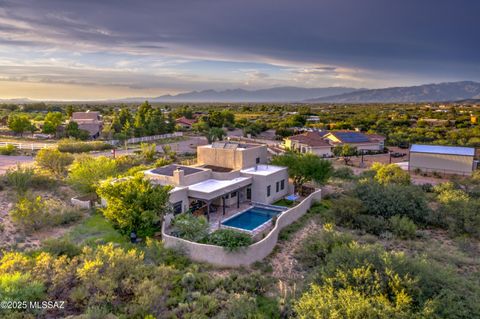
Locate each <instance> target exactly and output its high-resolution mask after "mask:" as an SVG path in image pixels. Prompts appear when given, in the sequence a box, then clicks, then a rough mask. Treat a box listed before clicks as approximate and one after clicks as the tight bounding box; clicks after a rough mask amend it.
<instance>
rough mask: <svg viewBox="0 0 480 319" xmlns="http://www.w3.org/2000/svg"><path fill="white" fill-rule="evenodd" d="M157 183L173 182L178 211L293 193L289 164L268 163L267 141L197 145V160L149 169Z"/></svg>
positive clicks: (266, 199)
mask: <svg viewBox="0 0 480 319" xmlns="http://www.w3.org/2000/svg"><path fill="white" fill-rule="evenodd" d="M145 175H146V176H147V177H148V178H150V180H151V181H152V182H153V183H156V184H159V185H171V186H173V187H174V188H173V189H172V190H171V191H170V203H171V204H172V207H173V210H174V212H175V213H181V212H186V211H189V210H192V209H193V208H198V206H199V205H200V206H205V207H206V210H207V216H209V214H210V211H211V210H212V209H223V210H225V208H226V207H231V206H236V207H237V208H238V207H239V206H240V204H241V203H244V202H257V203H260V204H271V203H273V202H275V201H277V200H279V199H281V198H284V197H285V196H287V195H288V194H289V185H288V170H287V168H286V167H280V166H274V165H269V164H267V147H266V145H255V144H245V143H233V142H215V143H213V144H211V145H204V146H199V147H198V148H197V164H196V165H193V166H185V165H177V164H171V165H167V166H163V167H159V168H155V169H151V170H148V171H145Z"/></svg>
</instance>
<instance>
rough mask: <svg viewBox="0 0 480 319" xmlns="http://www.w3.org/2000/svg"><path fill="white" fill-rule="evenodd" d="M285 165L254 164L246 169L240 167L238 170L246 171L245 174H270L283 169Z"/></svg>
mask: <svg viewBox="0 0 480 319" xmlns="http://www.w3.org/2000/svg"><path fill="white" fill-rule="evenodd" d="M284 169H285V167H282V166H275V165H267V164H258V165H256V166H252V167H249V168H246V169H242V170H241V171H240V172H242V173H247V174H254V175H264V176H267V175H270V174H273V173H276V172H279V171H281V170H284Z"/></svg>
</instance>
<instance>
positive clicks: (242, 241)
mask: <svg viewBox="0 0 480 319" xmlns="http://www.w3.org/2000/svg"><path fill="white" fill-rule="evenodd" d="M202 242H203V243H206V244H211V245H217V246H222V247H224V248H225V249H227V250H229V251H235V250H238V249H240V248H241V247H246V246H249V245H251V244H252V242H253V241H252V237H251V236H250V235H248V234H245V233H242V232H239V231H236V230H233V229H217V230H216V231H214V232H213V233H211V234H209V235H208V236H207V237H206V238H205V239H204V240H202Z"/></svg>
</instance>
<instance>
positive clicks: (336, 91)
mask: <svg viewBox="0 0 480 319" xmlns="http://www.w3.org/2000/svg"><path fill="white" fill-rule="evenodd" d="M145 100H148V101H150V102H164V103H168V102H171V103H176V102H189V103H193V102H205V103H206V102H220V103H227V102H235V103H242V102H257V103H258V102H265V103H266V102H272V103H274V102H281V103H288V102H302V103H415V102H457V101H458V102H461V103H478V102H479V101H480V83H478V82H472V81H462V82H448V83H438V84H425V85H419V86H405V87H391V88H384V89H354V88H348V87H326V88H302V87H293V86H285V87H275V88H271V89H261V90H244V89H232V90H224V91H215V90H205V91H192V92H188V93H180V94H177V95H162V96H157V97H134V98H126V99H118V100H103V101H85V102H83V103H138V102H143V101H145ZM35 102H38V101H34V100H29V99H27V98H18V99H0V103H35ZM45 102H58V103H61V102H62V101H45ZM80 102H82V101H77V103H80ZM69 103H75V102H69Z"/></svg>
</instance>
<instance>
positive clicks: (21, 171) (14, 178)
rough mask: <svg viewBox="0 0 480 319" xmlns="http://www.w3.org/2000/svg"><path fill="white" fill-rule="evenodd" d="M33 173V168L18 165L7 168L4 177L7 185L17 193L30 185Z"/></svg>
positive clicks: (22, 191)
mask: <svg viewBox="0 0 480 319" xmlns="http://www.w3.org/2000/svg"><path fill="white" fill-rule="evenodd" d="M34 174H35V172H34V170H33V168H31V167H24V166H20V165H18V166H17V167H16V168H9V169H8V170H7V172H6V173H5V177H6V179H7V184H8V185H9V186H11V187H13V188H14V189H15V190H16V191H17V192H18V193H24V192H26V191H27V189H28V188H29V187H30V186H31V183H32V179H33V176H34Z"/></svg>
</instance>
